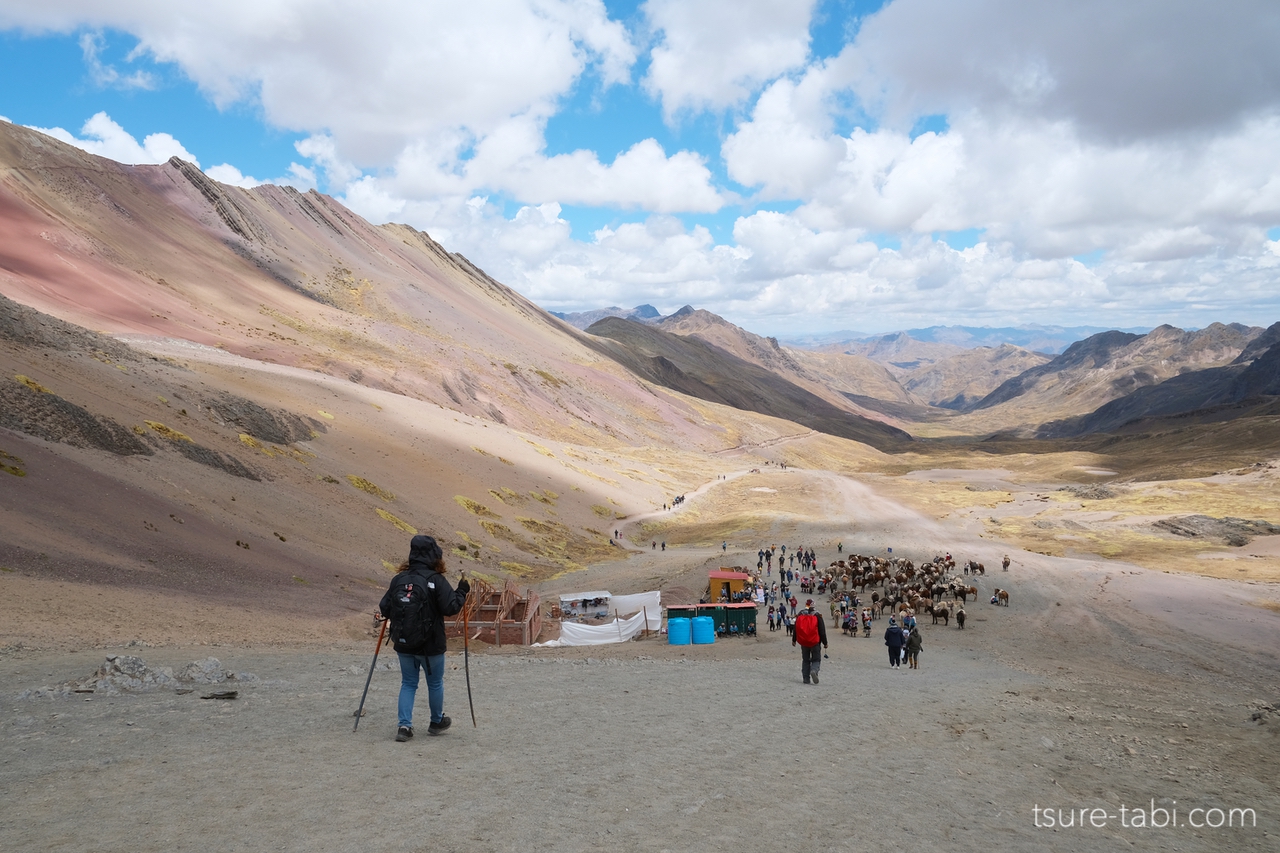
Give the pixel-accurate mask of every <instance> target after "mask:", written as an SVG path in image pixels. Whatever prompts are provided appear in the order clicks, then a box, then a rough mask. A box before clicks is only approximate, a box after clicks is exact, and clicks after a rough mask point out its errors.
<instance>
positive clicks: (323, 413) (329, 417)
mask: <svg viewBox="0 0 1280 853" xmlns="http://www.w3.org/2000/svg"><path fill="white" fill-rule="evenodd" d="M317 413H318V414H319V415H320V417H322V418H324V419H325V420H329V421H331V420H333V415H331V414H329V413H328V412H326V411H325V410H324V409H318V410H317Z"/></svg>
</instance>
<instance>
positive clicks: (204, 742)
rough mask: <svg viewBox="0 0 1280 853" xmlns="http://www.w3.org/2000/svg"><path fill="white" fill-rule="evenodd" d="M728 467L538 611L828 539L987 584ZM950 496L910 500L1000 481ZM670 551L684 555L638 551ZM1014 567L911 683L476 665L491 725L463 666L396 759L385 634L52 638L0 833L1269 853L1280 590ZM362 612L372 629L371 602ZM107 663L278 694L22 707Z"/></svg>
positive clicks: (735, 660) (628, 664) (903, 508)
mask: <svg viewBox="0 0 1280 853" xmlns="http://www.w3.org/2000/svg"><path fill="white" fill-rule="evenodd" d="M734 473H739V472H731V474H730V477H729V479H727V480H725V481H723V482H721V481H715V482H709V483H708V486H707V488H706V489H704V490H702V491H701V493H699V494H696V495H693V496H691V497H690V498H689V500H688V501H687V502H686V504H685V505H684V506H683V507H682V508H681V509H680V510H677V511H676V512H671V513H662V512H661V511H659V512H656V513H654V514H653V515H652V516H651V517H650V518H649V519H647V520H642V519H634V520H632V521H631V522H630V523H631V525H632V527H631V529H629V530H628V531H627V534H628V535H629V536H630V537H631V539H632V540H633V541H632V542H631V544H630V547H632V548H633V549H635V550H636V551H638V552H639V553H636V554H635V555H634V556H632V557H631V558H630V559H627V560H618V561H615V562H607V563H601V564H598V565H595V566H593V567H591V568H590V569H588V570H586V571H583V572H576V573H573V574H570V575H566V576H564V577H561V578H558V579H556V580H553V581H548V582H546V583H545V584H543V590H544V594H546V595H551V594H553V593H555V592H558V591H567V590H571V589H575V588H576V589H582V588H597V587H606V588H609V589H611V590H613V591H615V592H619V593H625V592H633V591H639V590H641V589H646V588H651V587H652V586H654V585H661V586H663V587H665V588H667V589H669V590H672V591H673V593H674V594H675V595H677V596H678V595H681V594H688V591H689V590H691V589H693V588H695V587H696V586H697V585H698V584H699V583H700V582H701V581H700V579H701V578H703V577H705V576H704V574H703V573H704V572H705V569H706V567H708V566H712V567H714V566H717V565H720V564H722V563H726V562H728V563H734V562H746V561H747V560H748V559H749V558H750V556H751V555H753V554H754V551H755V549H756V547H757V546H758V545H759V544H769V543H773V542H787V543H791V544H792V545H793V546H794V545H796V544H799V543H801V542H803V543H813V544H814V545H815V546H816V548H817V550H818V552H819V554H821V555H823V556H827V555H829V554H832V553H833V552H834V547H835V543H836V542H837V541H839V542H842V543H843V545H844V547H845V549H846V551H849V550H853V551H864V552H874V551H877V550H878V549H883V548H886V547H893V548H894V553H895V554H905V555H907V556H912V557H917V558H918V557H921V556H927V555H932V554H933V553H935V552H937V551H940V550H943V549H947V550H950V551H951V552H952V553H953V554H955V555H956V556H957V557H959V558H962V559H963V558H967V557H969V556H974V557H975V558H978V559H984V561H985V562H986V563H987V565H988V566H989V567H990V566H993V565H995V563H996V557H998V555H999V554H1000V553H1002V552H1003V551H1004V550H1005V547H1004V546H1003V545H1002V544H1001V543H998V542H993V541H991V540H989V539H987V538H983V537H982V536H980V535H979V534H978V533H976V532H975V530H980V529H981V528H980V526H975V525H974V523H973V522H971V521H970V520H969V519H968V518H967V515H966V513H965V512H958V513H957V512H947V513H946V514H939V513H933V514H926V513H922V512H920V511H918V510H917V509H915V508H912V507H911V506H909V505H908V504H907V503H906V502H903V501H900V500H896V499H894V498H890V497H888V496H887V492H888V491H889V490H888V489H886V488H884V487H883V485H882V483H881V482H878V481H877V482H868V481H865V480H858V479H854V478H850V477H845V476H841V475H836V474H833V473H830V472H826V471H821V470H806V469H795V468H793V469H791V470H788V471H785V472H783V471H779V470H776V469H773V468H768V467H766V468H765V469H764V470H763V471H762V473H759V474H747V473H742V475H741V476H733V474H734ZM932 473H933V474H934V476H933V477H932V478H930V477H929V476H926V475H920V476H923V479H924V480H925V481H926V482H927V481H928V480H929V479H933V480H935V482H936V481H941V480H944V479H945V480H953V481H954V480H956V478H960V479H959V481H961V482H968V483H969V484H982V483H984V482H987V481H989V480H990V479H991V478H992V477H999V478H1005V474H1002V473H1000V472H995V473H992V472H981V471H978V472H970V473H969V474H967V475H963V476H962V475H961V474H959V473H957V472H932ZM1006 473H1007V472H1006ZM871 479H876V480H878V478H871ZM896 485H897V486H898V487H902V488H905V486H906V484H905V483H902V482H897V483H896ZM978 494H981V493H978ZM1028 497H1029V496H1028ZM752 501H754V502H755V505H748V503H749V502H752ZM743 512H749V513H750V514H752V515H754V516H757V517H758V518H759V520H760V521H759V524H758V527H757V529H755V530H752V531H744V533H743V534H742V535H740V536H737V537H730V541H731V546H732V547H731V550H730V551H729V553H728V554H727V557H728V559H725V558H724V557H722V555H721V552H720V549H719V547H718V546H711V545H709V544H704V545H694V544H679V542H680V539H681V535H680V531H681V529H682V527H684V528H687V529H698V526H699V525H703V526H706V525H709V524H713V523H714V522H715V521H716V520H717V519H720V518H724V517H728V516H734V517H739V516H740V515H741V514H742V513H743ZM641 525H643V526H641ZM651 536H658V537H660V538H664V539H666V540H667V541H668V550H667V551H666V552H665V553H664V552H661V551H659V552H656V553H655V552H653V551H652V550H649V549H647V548H641V547H639V545H637V543H638V542H641V541H643V544H644V545H645V546H647V544H648V540H649V537H651ZM1012 556H1013V558H1014V564H1013V567H1012V569H1011V571H1010V572H1009V573H1008V574H1004V573H1001V572H1000V571H999V570H998V568H997V570H996V571H995V572H990V569H989V574H988V575H987V576H986V578H984V579H980V580H979V581H978V586H979V587H980V589H981V590H982V592H981V594H980V598H979V601H978V603H976V604H971V605H970V606H969V613H970V617H971V619H970V622H969V625H968V627H967V628H966V629H965V630H963V631H960V630H957V629H956V627H955V626H954V623H953V624H952V626H951V627H942V626H933V625H929V624H926V625H925V628H924V633H925V649H924V653H923V655H922V665H921V669H920V670H919V671H906V670H890V669H889V668H888V667H887V666H886V656H885V654H884V648H883V645H882V642H881V640H880V639H879V638H878V637H873V638H872V639H863V638H860V637H859V638H850V637H845V636H842V635H840V634H839V632H838V631H834V630H833V631H832V632H831V649H830V652H829V654H830V658H829V659H828V660H827V661H825V662H824V666H823V670H822V683H821V685H820V686H816V687H804V686H802V685H801V684H800V679H799V671H798V670H799V667H798V659H797V655H796V653H795V652H794V651H793V649H792V647H791V645H790V644H789V642H787V641H786V640H785V635H783V634H781V633H778V634H769V633H768V632H765V633H763V634H762V635H761V636H760V637H759V638H758V639H755V640H741V639H740V640H733V641H720V642H717V643H716V644H714V645H713V646H707V647H672V646H668V645H666V644H664V643H663V642H662V640H661V639H647V640H642V641H636V642H631V643H626V644H622V645H614V646H607V647H596V648H590V649H526V648H504V649H501V650H498V649H495V648H491V647H483V648H473V649H472V654H471V657H470V668H471V681H472V687H473V693H474V700H475V709H476V718H477V722H478V726H477V727H474V728H473V727H472V726H471V724H470V719H469V715H468V712H467V700H466V691H465V682H464V672H463V656H462V655H461V654H460V653H459V651H460V650H456V651H454V652H451V654H450V655H449V665H450V671H449V673H448V676H447V679H446V695H447V702H446V706H447V712H448V713H450V714H451V715H452V716H453V719H454V726H453V729H452V730H451V731H449V732H448V733H447V735H445V736H443V737H439V738H427V737H419V738H417V739H416V740H415V741H414V742H412V743H410V744H407V745H406V744H397V743H394V742H393V741H392V737H391V736H392V734H393V729H394V705H395V697H396V694H397V690H398V678H397V675H396V674H395V673H394V672H390V671H386V670H385V669H383V670H379V671H378V672H377V673H376V674H375V676H374V680H373V686H372V689H371V692H370V699H369V707H368V715H367V716H366V717H365V719H364V722H363V723H362V725H361V727H360V730H359V732H357V733H354V734H353V733H352V731H351V724H352V722H353V719H352V716H351V715H352V712H353V710H354V708H355V705H356V702H357V701H358V698H359V693H360V689H361V687H362V685H363V681H364V676H365V674H366V673H367V671H368V670H367V667H368V665H369V661H370V657H371V651H372V649H371V646H372V634H371V633H368V632H369V628H368V626H367V625H365V626H364V627H363V630H364V631H365V632H366V634H367V636H366V637H365V638H362V639H361V640H360V641H355V640H353V639H346V638H344V637H343V636H342V630H339V629H338V628H337V627H336V626H333V625H330V626H328V627H327V628H326V627H324V626H317V625H315V624H311V626H310V629H309V630H310V633H306V629H304V628H303V627H302V626H303V625H304V624H305V623H306V621H307V620H305V619H299V620H297V621H296V622H294V621H291V620H289V619H280V620H274V619H272V620H263V619H260V618H257V619H252V620H251V619H248V618H243V619H242V618H237V614H236V612H235V609H234V608H228V609H227V610H226V611H223V612H219V611H217V610H216V609H215V610H209V609H204V610H202V612H201V616H202V618H204V619H206V621H207V623H208V624H207V625H205V626H204V627H203V629H202V630H203V631H204V636H205V639H204V641H203V642H204V643H208V645H188V644H181V643H176V644H162V645H158V646H154V647H149V646H134V647H129V648H119V647H116V648H110V649H108V648H103V647H92V648H90V647H86V648H81V649H79V650H77V651H75V652H73V653H67V652H61V651H59V652H53V651H45V650H41V649H40V646H41V645H42V643H41V642H40V638H39V637H36V638H35V639H34V640H33V641H32V642H31V643H30V645H31V646H32V647H33V648H30V649H28V648H25V647H23V646H20V645H16V644H15V645H11V646H10V647H9V648H7V649H5V651H4V654H3V656H2V657H0V682H2V683H3V694H4V699H5V703H4V705H3V708H2V712H3V714H2V716H0V726H3V731H4V737H3V739H2V740H0V751H2V752H3V760H2V761H0V766H2V767H3V770H0V780H2V787H3V790H4V792H5V803H6V806H5V809H4V811H3V816H2V817H0V838H3V839H4V847H5V848H6V849H14V850H17V849H42V850H86V851H87V850H121V851H124V850H129V851H150V850H157V851H159V850H197V849H199V850H206V849H211V848H214V849H219V850H299V851H304V850H305V851H313V850H423V851H428V850H451V851H455V850H456V851H481V850H503V851H505V850H512V851H525V850H604V849H610V850H643V851H649V850H652V851H661V850H673V851H676V850H691V851H700V850H742V851H754V850H851V851H855V850H856V851H860V850H872V849H886V848H893V849H955V850H988V849H997V850H1042V849H1052V850H1117V849H1137V850H1222V849H1228V850H1274V849H1276V844H1277V838H1278V837H1280V793H1278V792H1277V784H1276V781H1275V780H1276V779H1277V778H1280V742H1278V741H1277V730H1278V729H1280V718H1277V716H1276V714H1275V713H1274V712H1273V711H1272V712H1268V711H1267V710H1266V708H1267V707H1268V706H1270V707H1271V708H1273V709H1274V708H1275V706H1276V704H1277V700H1278V699H1280V696H1277V689H1276V688H1277V680H1276V676H1277V672H1280V657H1278V656H1277V650H1280V615H1277V607H1278V606H1280V601H1278V598H1280V596H1277V594H1276V590H1275V587H1274V586H1273V585H1270V584H1264V583H1258V582H1242V581H1231V580H1223V579H1213V578H1204V577H1198V576H1194V575H1189V574H1166V573H1164V572H1162V571H1158V570H1149V569H1144V568H1141V567H1138V566H1136V565H1133V564H1127V563H1122V562H1117V561H1108V560H1102V559H1080V558H1068V557H1051V556H1046V555H1041V554H1036V553H1033V552H1026V551H1014V552H1013V553H1012ZM735 557H736V558H737V559H736V560H735V559H734V558H735ZM11 582H12V579H8V578H7V579H6V580H5V585H6V587H8V588H9V589H10V591H15V590H13V588H12V587H11ZM994 586H1002V587H1004V588H1006V589H1009V590H1011V592H1012V606H1011V607H1009V608H1008V609H1005V608H998V607H993V606H991V605H989V604H987V603H986V602H985V597H986V596H988V595H989V594H990V590H991V589H992V588H993V587H994ZM16 592H17V593H18V594H19V596H20V595H21V588H20V587H19V588H18V589H17V590H16ZM67 592H68V594H69V596H70V597H72V598H73V599H74V598H75V597H76V592H75V590H73V589H68V590H67ZM102 595H103V596H108V597H109V596H110V595H111V594H110V593H108V592H106V591H103V592H102ZM367 598H368V603H369V606H370V607H372V606H373V604H374V602H375V601H376V598H377V592H376V591H373V590H370V591H369V592H368V593H367ZM28 604H30V605H31V606H37V604H36V603H35V602H28ZM45 606H46V607H48V608H50V609H51V611H53V612H54V613H55V614H57V613H59V612H60V611H61V609H62V608H74V607H76V606H78V605H77V603H76V602H75V601H74V600H72V601H61V600H58V599H57V598H55V599H54V600H52V601H47V602H46V603H45ZM143 606H145V602H143V601H133V600H131V599H130V597H129V594H128V593H120V594H119V595H118V597H116V598H113V599H111V600H110V602H109V608H110V610H111V611H112V612H115V613H116V614H117V615H118V617H119V618H120V619H121V622H122V624H128V625H131V626H136V631H135V633H138V634H139V635H140V639H141V640H143V641H144V642H146V641H147V640H146V637H147V636H148V634H149V633H151V631H152V628H149V627H148V625H149V623H150V622H152V621H154V620H153V619H152V618H151V617H147V616H145V615H144V614H142V613H135V612H134V608H140V607H143ZM193 606H194V605H193ZM182 615H183V614H177V616H174V615H172V614H153V616H154V619H156V620H164V619H170V618H176V619H179V620H181V617H182ZM352 618H353V619H354V618H356V617H352ZM52 621H54V622H57V623H59V624H63V625H65V624H66V622H65V620H64V619H63V618H55V619H54V620H52ZM928 621H929V620H927V619H926V620H925V622H926V623H928ZM883 626H884V623H883V622H882V623H880V624H879V625H877V628H876V634H879V633H881V632H882V630H883ZM350 627H351V626H344V628H343V630H345V629H346V628H350ZM160 633H163V632H160ZM153 639H154V637H153ZM109 651H111V652H121V653H129V654H138V655H140V656H142V657H144V658H145V659H146V660H147V661H148V663H150V664H152V665H153V666H160V665H168V666H175V667H176V666H179V665H181V664H183V663H186V662H188V661H190V660H195V659H198V658H203V657H206V656H208V655H215V656H217V657H218V658H219V659H220V660H222V661H223V663H224V664H225V665H226V666H227V667H228V668H230V669H234V670H237V671H241V672H245V671H247V672H251V673H254V674H256V675H257V676H258V677H259V678H260V679H262V683H261V684H259V685H256V686H254V685H250V686H247V687H242V688H241V696H240V698H239V699H238V700H236V701H234V702H219V701H204V700H201V699H200V698H198V697H199V695H200V693H199V691H197V692H196V693H193V694H187V695H175V694H174V693H172V692H167V691H161V692H156V693H148V694H140V695H127V696H120V697H115V698H111V697H102V696H87V697H86V696H80V695H76V696H73V697H71V698H65V699H52V700H51V699H44V700H30V699H28V700H21V701H19V700H16V699H15V698H14V697H15V695H16V694H17V693H19V692H20V691H21V690H24V689H27V688H31V687H38V686H42V685H52V684H57V683H60V682H64V681H69V680H77V679H82V678H84V677H86V676H88V675H89V674H90V673H91V672H93V670H94V669H96V667H97V666H98V665H99V664H100V663H101V662H102V659H103V657H104V654H105V653H107V652H109ZM1259 712H1261V720H1262V721H1261V722H1259V721H1257V720H1254V719H1251V717H1253V716H1254V715H1255V714H1259ZM1153 800H1154V801H1155V806H1156V807H1158V808H1166V809H1170V810H1172V809H1174V808H1175V807H1176V808H1177V810H1178V811H1177V820H1178V822H1179V823H1180V824H1184V825H1180V826H1171V827H1166V828H1149V827H1148V828H1136V827H1124V826H1121V823H1120V814H1119V811H1118V810H1119V808H1120V807H1121V806H1124V807H1125V808H1126V809H1130V810H1132V809H1135V808H1141V809H1144V810H1150V808H1151V805H1152V801H1153ZM1175 801H1176V804H1175ZM1037 806H1040V807H1049V808H1053V809H1055V810H1056V809H1059V808H1061V809H1080V808H1089V809H1093V808H1101V809H1104V810H1106V812H1107V814H1109V815H1111V816H1112V817H1111V818H1109V819H1106V820H1105V823H1106V825H1105V827H1102V828H1095V827H1092V826H1089V827H1086V828H1080V827H1079V826H1076V827H1073V828H1070V829H1066V828H1062V829H1058V830H1056V831H1054V830H1052V829H1048V828H1037V827H1036V826H1035V814H1034V813H1033V809H1034V808H1035V807H1037ZM1197 807H1199V808H1204V809H1209V808H1214V807H1219V808H1224V809H1229V808H1249V809H1253V810H1254V812H1255V813H1256V821H1257V823H1256V826H1254V825H1252V820H1250V825H1249V826H1248V827H1245V828H1240V827H1236V828H1221V829H1212V830H1211V829H1207V828H1205V829H1196V828H1193V827H1190V826H1187V825H1185V823H1186V822H1187V820H1188V815H1190V814H1191V813H1190V810H1191V809H1194V808H1197ZM1126 816H1127V818H1128V820H1129V821H1130V822H1132V821H1133V820H1134V818H1133V813H1132V812H1131V811H1129V812H1126ZM1203 816H1204V815H1203V813H1201V814H1199V815H1197V816H1196V817H1198V818H1200V819H1202V818H1203ZM1157 819H1159V817H1158V816H1157ZM1191 819H1196V818H1194V817H1193V818H1191Z"/></svg>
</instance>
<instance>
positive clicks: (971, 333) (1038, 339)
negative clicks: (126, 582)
mask: <svg viewBox="0 0 1280 853" xmlns="http://www.w3.org/2000/svg"><path fill="white" fill-rule="evenodd" d="M1109 331H1113V330H1112V329H1109V328H1106V327H1103V326H1040V325H1034V324H1029V325H1024V326H999V327H993V326H929V327H927V328H923V329H904V330H902V331H898V332H889V333H886V334H876V335H873V334H868V333H866V332H854V331H840V332H826V333H824V334H820V335H801V336H798V337H791V338H784V339H782V342H783V343H785V344H788V345H789V346H793V347H799V348H801V349H826V348H829V347H832V346H835V345H840V344H857V343H874V342H876V341H881V340H890V339H893V338H896V337H898V336H900V335H906V336H907V337H909V338H911V339H912V340H916V341H921V342H923V343H936V344H951V345H953V346H957V347H960V348H962V349H974V348H975V347H998V346H1000V345H1001V344H1012V345H1013V346H1016V347H1021V348H1023V349H1028V350H1031V351H1032V352H1047V353H1050V354H1052V355H1057V354H1058V353H1060V352H1062V351H1063V350H1065V349H1066V348H1067V347H1069V346H1071V344H1073V343H1075V342H1076V341H1079V340H1083V339H1084V338H1087V337H1089V336H1090V335H1096V334H1098V333H1100V332H1109ZM1121 331H1126V332H1134V333H1144V332H1147V331H1149V330H1148V329H1147V328H1146V327H1137V328H1128V329H1122V330H1121Z"/></svg>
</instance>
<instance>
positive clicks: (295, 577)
mask: <svg viewBox="0 0 1280 853" xmlns="http://www.w3.org/2000/svg"><path fill="white" fill-rule="evenodd" d="M293 579H294V580H295V581H296V582H298V583H300V584H310V583H311V581H309V580H307V579H306V578H300V577H298V576H297V575H294V576H293Z"/></svg>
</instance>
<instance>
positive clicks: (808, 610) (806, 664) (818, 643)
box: [791, 598, 827, 684]
mask: <svg viewBox="0 0 1280 853" xmlns="http://www.w3.org/2000/svg"><path fill="white" fill-rule="evenodd" d="M791 645H793V646H797V645H798V646H799V647H800V678H801V680H802V681H804V683H805V684H809V683H810V681H812V683H814V684H817V683H818V669H819V668H821V666H822V650H823V649H825V648H827V626H826V625H825V624H824V623H823V621H822V614H821V613H819V612H818V611H816V610H814V609H813V599H812V598H811V599H809V600H808V601H806V602H805V603H804V610H801V611H800V612H799V613H798V614H796V630H795V633H794V634H792V635H791Z"/></svg>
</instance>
